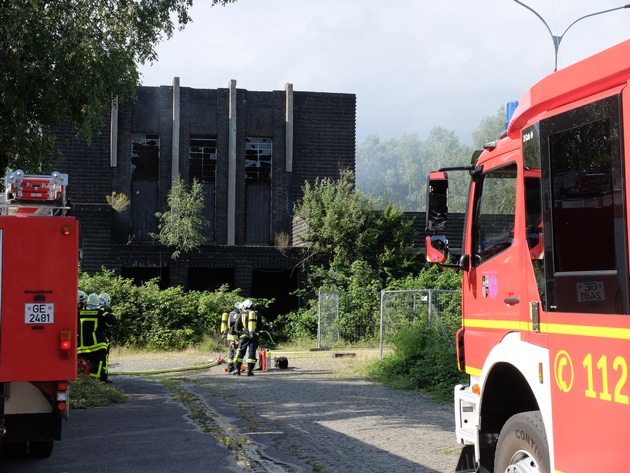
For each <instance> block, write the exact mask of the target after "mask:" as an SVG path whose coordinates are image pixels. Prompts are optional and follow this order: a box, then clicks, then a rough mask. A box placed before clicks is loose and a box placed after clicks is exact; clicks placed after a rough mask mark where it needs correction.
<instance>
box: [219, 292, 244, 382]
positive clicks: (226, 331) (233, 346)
mask: <svg viewBox="0 0 630 473" xmlns="http://www.w3.org/2000/svg"><path fill="white" fill-rule="evenodd" d="M240 332H241V303H240V302H237V303H235V304H234V309H233V310H232V311H231V312H230V313H229V314H228V313H227V312H224V313H223V316H222V317H221V335H224V336H225V338H226V339H227V341H228V345H229V349H230V351H229V354H228V357H227V365H228V373H232V372H233V371H234V362H235V361H236V350H237V346H238V335H239V333H240Z"/></svg>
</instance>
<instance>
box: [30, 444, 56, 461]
mask: <svg viewBox="0 0 630 473" xmlns="http://www.w3.org/2000/svg"><path fill="white" fill-rule="evenodd" d="M53 445H54V441H53V440H38V441H31V442H29V443H28V450H29V453H30V455H31V457H32V458H48V457H49V456H50V454H51V453H52V451H53Z"/></svg>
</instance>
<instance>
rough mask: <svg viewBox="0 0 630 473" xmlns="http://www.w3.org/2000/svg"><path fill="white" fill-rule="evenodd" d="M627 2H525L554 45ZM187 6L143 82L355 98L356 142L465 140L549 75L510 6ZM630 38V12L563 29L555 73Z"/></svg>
mask: <svg viewBox="0 0 630 473" xmlns="http://www.w3.org/2000/svg"><path fill="white" fill-rule="evenodd" d="M625 1H627V0H621V1H616V0H597V1H596V0H523V3H526V4H527V5H529V6H530V7H532V8H533V9H534V10H536V11H537V12H538V13H539V14H540V15H541V16H542V17H543V18H544V19H545V21H546V22H547V24H548V25H549V27H550V29H551V31H552V33H553V34H554V35H557V36H560V35H562V34H563V33H564V31H565V30H566V28H567V27H568V26H569V25H571V23H572V22H573V21H575V20H576V19H578V18H580V17H582V16H584V15H589V14H591V13H595V12H598V11H602V10H607V9H611V8H615V7H619V6H623V5H625V4H626V3H625ZM208 3H209V2H206V1H205V0H195V6H194V7H193V8H192V9H191V15H192V18H193V23H191V24H189V25H188V26H187V27H186V29H185V30H183V31H178V32H176V33H175V35H174V37H173V38H172V39H170V40H168V41H166V42H163V43H161V44H160V45H159V46H158V48H157V51H158V54H159V58H158V61H157V62H156V63H154V64H153V65H152V66H149V65H145V66H143V67H141V68H140V72H141V74H142V83H143V85H151V86H157V85H170V84H172V82H173V78H174V77H179V78H180V85H181V86H182V87H193V88H209V89H215V88H225V87H227V86H228V82H229V81H230V79H236V81H237V87H238V88H243V89H248V90H251V91H272V90H283V89H284V85H285V84H286V83H292V84H293V88H294V90H295V91H316V92H343V93H352V94H356V96H357V143H358V144H360V143H361V142H363V141H364V140H365V138H367V137H368V136H369V135H371V134H376V135H378V137H379V138H381V140H386V139H390V138H397V137H400V136H402V135H404V134H407V133H416V134H418V136H419V137H420V138H421V139H424V138H426V136H427V135H428V133H429V131H430V130H431V128H433V127H435V126H440V127H443V128H446V129H447V130H452V131H455V132H456V133H457V136H458V137H459V138H460V139H461V140H462V142H463V143H466V144H470V143H472V136H471V135H472V132H473V131H474V130H475V129H476V128H477V127H478V125H479V123H480V121H481V120H482V119H484V118H485V117H487V116H490V115H494V114H495V113H496V111H497V109H498V108H499V107H500V106H501V105H503V104H505V103H506V102H508V101H512V100H518V99H519V98H520V96H521V95H522V94H523V93H524V92H525V90H526V89H527V88H529V87H530V86H531V85H533V84H534V83H536V82H538V81H539V80H540V79H541V78H542V77H544V76H545V75H547V74H550V73H552V72H553V64H554V48H553V42H552V39H551V36H550V33H549V31H548V30H547V28H546V27H545V25H544V24H543V22H542V21H541V20H540V19H539V18H537V17H536V16H535V15H534V14H533V13H532V12H531V11H529V10H527V9H525V8H524V7H522V6H521V5H519V4H517V3H515V2H514V1H513V0H440V1H437V0H238V1H237V2H236V3H234V4H230V5H227V6H226V7H220V6H217V7H212V8H210V7H208V6H207V4H208ZM629 38H630V9H623V10H618V11H614V12H609V13H605V14H602V15H597V16H593V17H590V18H585V19H584V20H581V21H579V22H578V23H576V24H575V25H573V26H571V28H570V29H569V30H568V32H567V33H566V35H565V36H564V38H563V39H562V43H561V45H560V49H559V56H558V68H559V69H561V68H564V67H566V66H569V65H570V64H572V63H574V62H577V61H579V60H581V59H583V58H585V57H587V56H589V55H591V54H593V53H596V52H598V51H601V50H602V49H606V48H608V47H610V46H613V45H615V44H617V43H620V42H622V41H624V40H626V39H629Z"/></svg>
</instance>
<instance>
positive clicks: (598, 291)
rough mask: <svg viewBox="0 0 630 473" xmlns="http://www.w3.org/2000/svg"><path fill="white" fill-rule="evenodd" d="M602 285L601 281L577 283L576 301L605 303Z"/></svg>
mask: <svg viewBox="0 0 630 473" xmlns="http://www.w3.org/2000/svg"><path fill="white" fill-rule="evenodd" d="M605 300H606V293H605V292H604V283H603V282H602V281H593V282H579V283H577V301H578V302H592V301H605Z"/></svg>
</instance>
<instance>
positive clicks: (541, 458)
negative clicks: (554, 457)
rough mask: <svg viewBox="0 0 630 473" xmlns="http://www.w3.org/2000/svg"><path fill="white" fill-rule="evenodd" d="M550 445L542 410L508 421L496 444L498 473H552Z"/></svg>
mask: <svg viewBox="0 0 630 473" xmlns="http://www.w3.org/2000/svg"><path fill="white" fill-rule="evenodd" d="M549 468H550V467H549V445H548V444H547V434H546V433H545V425H544V423H543V420H542V416H541V415H540V411H531V412H521V413H520V414H515V415H513V416H512V417H510V418H509V419H508V421H507V422H506V423H505V425H504V426H503V428H502V429H501V433H500V434H499V441H498V442H497V450H496V454H495V457H494V471H495V473H550V471H549Z"/></svg>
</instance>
